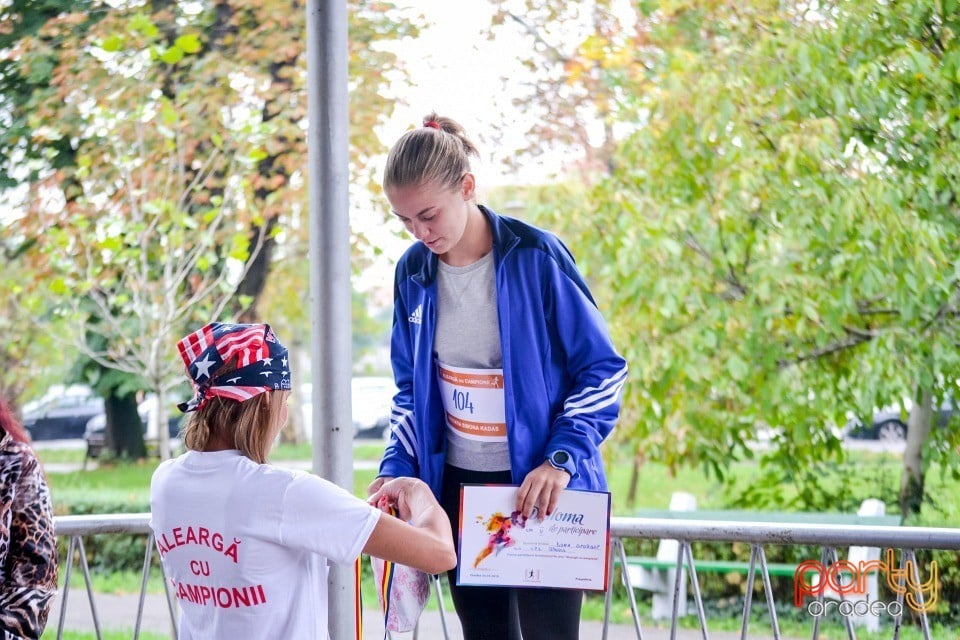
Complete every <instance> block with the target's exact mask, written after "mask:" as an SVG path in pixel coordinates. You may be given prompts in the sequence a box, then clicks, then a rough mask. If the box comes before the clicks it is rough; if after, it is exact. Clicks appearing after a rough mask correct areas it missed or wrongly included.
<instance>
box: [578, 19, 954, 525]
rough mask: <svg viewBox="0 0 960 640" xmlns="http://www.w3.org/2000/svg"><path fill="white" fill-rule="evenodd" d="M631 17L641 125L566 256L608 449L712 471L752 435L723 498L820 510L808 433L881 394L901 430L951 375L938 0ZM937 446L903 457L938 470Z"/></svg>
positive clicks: (947, 25)
mask: <svg viewBox="0 0 960 640" xmlns="http://www.w3.org/2000/svg"><path fill="white" fill-rule="evenodd" d="M638 7H640V9H641V10H642V11H643V12H644V16H643V24H644V25H645V26H646V29H647V31H646V36H645V38H646V42H647V43H648V46H647V48H646V49H645V51H646V55H644V56H641V52H639V51H638V52H637V55H636V59H637V60H640V59H643V60H644V61H645V62H644V65H645V66H644V68H645V73H646V74H647V76H648V79H649V85H648V86H649V87H650V89H649V90H648V91H645V92H643V93H632V94H631V96H630V99H631V100H632V101H633V108H632V110H633V111H635V112H637V113H643V114H646V117H645V121H644V123H643V125H644V126H642V128H640V129H639V130H638V131H637V132H636V133H635V134H634V135H632V136H631V137H630V138H629V139H628V140H626V141H625V142H624V143H623V144H622V145H621V146H620V147H619V149H618V150H617V152H616V154H615V155H614V157H613V171H612V173H611V175H610V177H609V178H608V179H607V180H606V181H604V182H603V183H602V184H600V185H599V186H598V187H597V189H596V190H595V191H594V194H593V196H594V201H595V203H596V206H597V209H598V211H597V212H596V216H597V218H595V219H592V220H590V221H589V224H590V225H591V226H594V227H601V228H602V233H599V234H597V233H591V235H590V236H589V241H588V242H584V243H583V244H582V246H578V247H576V251H577V252H578V253H579V254H582V255H586V256H587V260H588V261H589V262H590V264H592V265H593V266H594V269H593V276H594V278H595V279H596V280H597V281H599V282H602V283H605V285H607V286H609V291H607V292H604V299H605V301H606V302H607V304H608V305H609V309H610V311H611V314H612V319H611V324H612V326H613V327H614V330H615V333H616V334H617V336H616V337H617V342H618V344H620V345H623V346H624V348H625V350H626V351H627V355H628V359H629V361H630V363H631V366H632V377H631V382H630V385H629V389H628V393H627V405H628V406H629V407H632V408H633V409H634V410H636V411H637V412H638V420H637V422H636V424H635V426H633V424H632V423H627V424H628V425H629V426H631V427H633V430H632V432H631V433H630V434H629V435H630V437H631V438H632V439H633V440H634V441H635V442H636V443H637V447H638V452H639V454H638V455H640V456H641V457H642V458H649V459H658V460H663V461H666V462H668V463H670V464H673V465H679V464H685V463H693V464H699V465H703V466H705V467H706V468H707V469H709V470H710V471H712V472H713V473H714V474H716V475H717V476H720V477H723V476H724V472H725V470H726V469H727V468H728V466H729V465H730V464H731V463H733V462H734V461H736V460H738V459H743V458H750V457H753V456H754V455H755V452H754V448H753V446H752V445H751V442H752V441H754V440H755V437H756V434H757V430H758V428H759V427H763V426H766V427H769V428H771V429H772V431H771V433H772V434H773V439H772V449H771V450H770V451H768V452H764V453H762V454H761V464H762V466H763V468H764V469H765V471H766V475H765V479H764V480H762V481H760V482H758V483H756V484H754V485H753V486H751V487H749V488H747V489H746V490H745V491H744V493H743V494H741V500H743V501H746V502H749V503H752V504H754V505H761V506H762V505H770V504H775V503H778V502H779V500H780V496H779V494H780V493H781V491H782V487H783V485H785V484H788V485H793V486H795V487H796V488H797V496H798V497H797V499H796V503H797V504H796V506H802V507H808V508H810V507H812V508H830V507H831V506H832V507H834V508H836V506H837V505H839V504H841V503H842V501H843V500H845V499H849V498H850V496H846V495H845V493H844V492H845V490H846V485H845V484H844V483H843V482H842V478H841V479H838V478H836V476H835V475H832V474H829V473H828V470H829V468H830V466H831V463H832V462H835V461H838V460H841V459H842V457H843V451H842V449H841V447H840V441H839V439H838V438H837V436H836V433H835V431H834V430H833V428H832V427H842V426H843V425H844V423H845V422H846V420H847V417H848V416H847V412H848V411H852V412H855V413H858V414H859V415H861V416H865V417H869V416H870V415H871V414H872V412H873V410H874V408H875V407H880V406H883V405H887V404H890V403H891V402H900V401H901V399H902V398H907V399H914V400H915V402H914V406H915V407H917V411H918V413H919V412H921V411H922V410H923V406H924V402H923V399H924V395H925V394H927V395H929V396H931V397H932V399H933V400H934V401H935V402H937V401H939V400H941V399H943V398H944V397H945V396H947V395H948V394H949V393H955V392H956V389H957V381H958V379H960V351H958V349H957V346H958V344H960V336H958V322H957V320H958V312H960V308H958V304H960V270H958V262H957V260H956V256H957V255H960V215H958V213H960V212H958V205H957V188H958V178H960V169H958V167H960V164H958V163H957V158H958V156H960V146H958V137H957V136H958V133H960V110H958V108H957V104H958V98H960V74H958V70H960V43H958V40H957V29H958V26H960V17H958V15H957V6H956V3H955V2H937V3H930V2H921V1H912V2H897V3H856V2H827V3H812V4H807V3H798V2H787V3H784V2H766V1H754V2H746V3H735V4H734V3H723V2H707V3H704V2H687V1H673V2H661V3H655V2H643V3H639V5H638ZM651 51H655V52H656V55H650V52H651ZM569 224H572V225H575V226H577V227H578V228H579V229H581V230H584V229H587V228H588V226H587V221H586V220H584V219H583V218H582V217H581V218H577V219H574V220H571V221H570V223H569ZM926 406H927V407H929V404H926ZM926 415H927V420H928V421H929V411H927V413H926ZM957 431H958V430H957V429H956V428H952V429H946V430H935V431H934V433H933V440H932V442H931V444H929V445H928V446H927V447H926V449H925V450H924V451H926V452H927V453H928V454H934V455H947V456H952V457H953V459H956V456H957V455H958V453H960V452H958V449H957V439H958V438H957ZM923 432H924V429H919V428H918V429H911V437H917V435H920V436H922V434H923ZM919 451H920V450H919V448H918V451H917V455H916V457H914V458H913V460H909V459H907V460H905V464H906V465H907V466H906V470H905V478H908V477H909V478H913V482H914V486H913V487H912V490H913V491H916V490H918V489H919V490H921V491H922V473H923V467H924V465H923V462H922V461H921V459H920V457H919V455H920V453H919ZM928 457H929V456H928ZM953 468H955V466H954V467H953ZM827 478H829V481H828V482H827V481H825V480H826V479H827ZM838 480H840V481H839V482H838ZM917 482H919V486H917V484H916V483H917ZM907 493H909V490H908V492H907ZM881 497H885V498H888V499H891V497H890V496H881ZM900 498H901V505H902V506H903V508H904V510H905V511H908V512H909V511H913V510H915V509H916V508H917V504H918V502H917V501H916V500H915V496H914V498H911V497H910V496H909V495H906V494H905V495H902V496H901V497H900ZM891 501H895V498H892V499H891ZM778 506H784V505H782V504H778Z"/></svg>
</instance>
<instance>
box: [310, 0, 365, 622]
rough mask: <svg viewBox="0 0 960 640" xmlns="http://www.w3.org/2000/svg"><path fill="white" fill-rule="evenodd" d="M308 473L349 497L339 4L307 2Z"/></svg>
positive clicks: (346, 611) (338, 572) (338, 582)
mask: <svg viewBox="0 0 960 640" xmlns="http://www.w3.org/2000/svg"><path fill="white" fill-rule="evenodd" d="M306 35H307V117H308V129H307V156H308V157H307V168H308V180H309V182H308V185H309V188H308V192H309V202H310V204H309V207H310V208H309V212H310V226H309V228H310V312H311V313H310V316H311V338H312V346H311V352H310V356H311V372H312V379H313V424H312V425H311V430H312V433H313V471H314V472H315V473H317V474H319V475H320V476H322V477H324V478H326V479H327V480H330V481H331V482H334V483H335V484H338V485H340V486H341V487H343V488H345V489H346V490H347V491H350V492H351V493H352V492H353V421H352V418H351V415H350V374H351V369H352V360H353V358H352V353H351V342H352V340H351V326H350V219H349V213H348V212H349V196H348V186H349V166H350V165H349V157H348V154H349V116H348V100H347V91H348V86H347V4H346V0H307V34H306ZM328 584H329V589H330V597H329V633H330V637H331V638H338V639H339V638H344V639H347V638H353V637H354V635H355V633H356V630H355V628H354V624H355V620H356V615H357V613H359V612H357V611H356V610H355V606H356V603H355V599H354V593H355V591H354V589H355V584H356V582H355V577H354V570H353V567H352V566H345V567H339V566H331V568H330V577H329V581H328Z"/></svg>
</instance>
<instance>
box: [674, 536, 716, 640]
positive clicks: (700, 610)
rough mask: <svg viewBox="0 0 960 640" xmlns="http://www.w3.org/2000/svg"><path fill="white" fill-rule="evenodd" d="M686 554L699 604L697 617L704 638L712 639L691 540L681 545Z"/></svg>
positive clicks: (705, 639)
mask: <svg viewBox="0 0 960 640" xmlns="http://www.w3.org/2000/svg"><path fill="white" fill-rule="evenodd" d="M680 548H681V549H682V550H683V552H684V555H686V556H687V563H688V564H689V565H690V584H691V586H693V602H694V604H696V606H697V619H698V620H700V631H701V632H702V634H703V640H710V635H709V633H708V631H707V615H706V613H704V610H703V596H702V595H701V594H700V583H699V582H698V581H697V567H696V565H695V564H694V561H693V549H692V548H691V547H690V543H689V542H684V543H682V544H681V545H680Z"/></svg>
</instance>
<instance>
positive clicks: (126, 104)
mask: <svg viewBox="0 0 960 640" xmlns="http://www.w3.org/2000/svg"><path fill="white" fill-rule="evenodd" d="M5 11H6V16H5V17H9V18H10V22H9V24H10V26H11V27H12V29H5V30H4V31H3V32H2V33H0V35H2V36H3V37H4V38H5V40H4V42H5V43H6V44H7V45H8V46H9V52H8V55H7V56H6V57H5V59H4V66H3V67H2V68H0V74H2V75H0V77H2V81H3V86H4V88H5V89H9V91H10V93H9V94H5V95H6V96H7V97H6V98H5V99H4V102H3V106H2V108H0V112H3V113H4V115H5V116H7V122H5V125H6V126H5V127H3V130H2V132H0V133H2V135H0V152H2V153H0V163H2V165H3V169H4V174H5V178H7V181H6V182H5V184H4V185H3V186H5V187H11V186H16V187H17V188H18V189H20V191H19V192H20V193H25V194H26V195H25V196H24V197H23V198H22V205H21V207H20V211H19V212H18V215H17V216H16V217H15V219H13V220H8V221H6V222H5V225H6V228H7V231H6V232H5V234H9V237H10V238H12V240H11V242H12V243H13V244H14V245H15V249H14V250H15V251H17V252H18V254H21V255H22V256H23V257H24V262H23V263H22V265H21V267H22V269H23V270H22V271H21V272H19V273H18V274H17V276H18V278H17V279H18V281H19V283H20V284H19V285H18V287H17V295H18V297H19V299H20V306H19V309H20V311H21V312H23V313H30V310H31V309H45V308H47V306H46V305H53V306H54V307H55V309H56V313H57V314H59V316H60V317H69V318H70V319H71V320H74V321H75V322H76V325H77V330H76V331H75V332H73V333H72V336H73V337H74V338H76V339H77V340H78V344H80V345H81V346H82V348H83V349H84V351H85V353H86V354H87V355H88V356H90V357H92V358H94V359H95V360H96V361H98V362H99V363H100V364H102V365H104V366H107V367H112V368H115V369H118V370H121V371H127V372H129V373H139V374H140V375H141V376H142V377H144V378H146V379H147V380H148V381H149V385H150V387H151V388H152V389H154V390H155V391H157V392H158V393H159V392H162V391H165V390H168V389H169V388H170V387H171V386H172V385H173V384H174V381H175V379H176V378H178V377H182V376H180V375H179V371H180V370H181V365H180V363H177V362H176V357H175V350H174V349H173V342H174V341H175V340H176V339H177V338H178V337H180V336H181V335H183V333H185V332H186V331H187V330H189V329H190V328H195V327H196V326H199V324H202V323H204V322H206V321H208V320H209V319H210V318H217V319H224V320H226V319H231V318H239V319H243V320H248V321H253V320H258V319H259V311H258V302H259V300H260V298H261V294H262V293H263V291H264V287H265V286H266V283H267V279H268V274H269V269H270V266H271V264H272V263H273V262H274V261H275V260H274V258H275V256H278V257H279V258H283V257H287V258H290V257H293V258H294V259H295V258H296V256H298V255H304V254H305V253H306V250H305V243H306V235H305V229H306V228H307V225H306V224H305V220H304V219H305V217H306V211H307V206H306V193H307V188H306V185H307V184H308V183H309V176H307V175H306V173H305V169H306V162H305V159H306V154H307V149H306V126H307V123H306V112H307V109H306V92H305V83H306V69H305V60H304V58H305V47H306V41H305V33H304V30H305V11H306V8H305V6H304V5H303V4H301V3H298V2H293V3H289V2H277V1H276V0H267V1H265V2H259V3H254V4H249V3H235V2H202V3H184V2H168V1H165V0H156V1H155V2H148V3H146V4H143V3H131V4H125V3H120V4H117V3H111V4H103V3H99V2H95V3H92V4H91V3H80V2H63V3H59V4H56V5H55V6H54V4H51V5H49V6H48V5H40V4H33V3H14V4H13V5H11V6H10V7H8V8H7V9H6V10H5ZM393 12H394V7H393V5H392V4H390V3H385V2H376V3H354V4H353V5H351V13H350V29H351V40H350V51H349V56H350V59H349V64H350V73H351V85H350V90H351V98H352V100H353V102H354V106H355V108H354V109H353V111H352V118H353V120H352V122H351V154H352V155H351V162H352V169H353V171H354V173H355V177H356V178H357V179H358V182H359V183H360V184H364V183H365V182H366V181H367V180H368V179H369V174H368V173H367V170H366V167H367V166H368V164H369V161H370V158H371V157H372V156H373V155H375V154H377V153H380V152H381V145H380V142H379V140H378V139H377V138H376V136H375V134H374V127H373V125H374V124H375V123H377V122H379V121H380V120H381V119H382V118H385V117H387V116H388V115H389V113H390V111H391V108H392V102H391V100H390V99H388V98H385V97H383V96H382V93H383V92H382V89H383V88H384V87H385V85H386V78H385V77H384V75H383V74H382V72H381V68H382V67H383V66H385V65H387V64H389V63H391V62H392V61H394V56H393V54H390V53H389V52H386V51H384V50H382V49H381V48H379V47H377V46H375V44H376V42H377V41H378V40H390V39H396V38H401V37H405V36H407V35H411V34H415V33H416V26H415V25H412V24H409V23H405V22H399V21H398V20H397V19H396V18H395V17H394V13H393ZM278 243H284V244H285V246H283V248H282V250H280V251H278ZM39 320H41V321H42V320H43V319H42V318H39ZM89 329H95V330H96V331H97V332H99V335H101V336H105V337H106V338H107V339H106V340H105V341H104V342H105V343H106V345H107V346H106V347H105V348H104V347H102V346H101V347H95V346H94V345H93V344H91V341H90V340H88V339H87V338H88V337H89V336H90V335H91V333H90V331H89ZM160 404H161V406H163V402H162V400H161V403H160ZM159 419H162V417H160V418H159ZM159 432H160V433H161V434H165V430H163V429H160V430H159ZM161 446H163V443H162V442H161Z"/></svg>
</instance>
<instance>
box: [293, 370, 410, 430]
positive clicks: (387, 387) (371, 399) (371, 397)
mask: <svg viewBox="0 0 960 640" xmlns="http://www.w3.org/2000/svg"><path fill="white" fill-rule="evenodd" d="M312 392H313V391H312V385H310V383H306V384H304V385H302V386H301V388H300V393H301V397H302V399H303V419H304V422H305V423H306V424H308V425H309V424H310V422H311V420H312V415H313V397H312V395H311V394H312ZM396 393H397V387H396V385H394V384H393V378H388V377H386V376H356V377H354V378H353V379H351V381H350V396H351V414H352V417H353V435H354V437H361V438H365V437H374V438H386V437H387V436H388V435H389V434H390V407H391V405H392V404H393V396H394V395H395V394H396ZM310 435H311V434H310V429H309V428H308V429H307V437H310Z"/></svg>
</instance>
